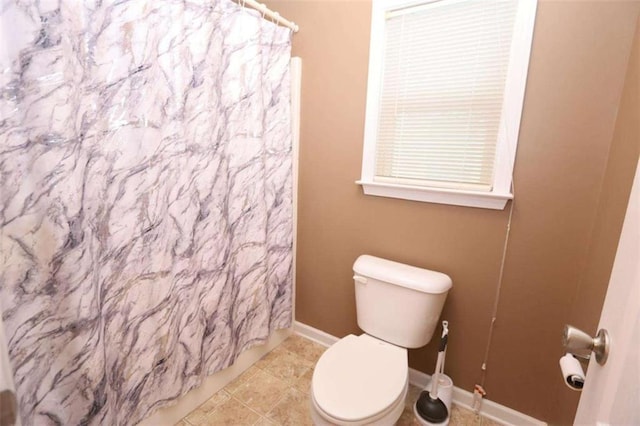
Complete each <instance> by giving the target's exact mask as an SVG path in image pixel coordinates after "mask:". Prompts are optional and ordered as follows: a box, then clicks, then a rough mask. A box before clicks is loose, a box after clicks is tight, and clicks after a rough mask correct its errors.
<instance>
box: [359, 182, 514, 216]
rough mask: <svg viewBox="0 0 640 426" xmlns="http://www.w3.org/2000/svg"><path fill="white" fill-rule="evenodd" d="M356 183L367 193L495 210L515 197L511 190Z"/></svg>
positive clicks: (501, 207)
mask: <svg viewBox="0 0 640 426" xmlns="http://www.w3.org/2000/svg"><path fill="white" fill-rule="evenodd" d="M356 183H357V184H358V185H362V190H363V191H364V193H365V194H366V195H377V196H379V197H389V198H400V199H403V200H413V201H423V202H428V203H437V204H450V205H454V206H465V207H477V208H484V209H493V210H503V209H504V206H505V205H506V204H507V201H509V200H511V199H513V195H512V194H511V193H509V192H506V193H504V194H499V193H496V192H495V191H492V192H486V191H485V192H481V191H462V190H456V189H443V188H429V187H425V186H410V185H397V184H393V183H381V182H367V181H365V180H358V181H356Z"/></svg>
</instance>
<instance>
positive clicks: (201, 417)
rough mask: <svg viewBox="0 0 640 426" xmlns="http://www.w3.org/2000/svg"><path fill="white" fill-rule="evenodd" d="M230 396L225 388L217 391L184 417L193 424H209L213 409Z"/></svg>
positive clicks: (196, 425)
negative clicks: (208, 418)
mask: <svg viewBox="0 0 640 426" xmlns="http://www.w3.org/2000/svg"><path fill="white" fill-rule="evenodd" d="M229 398H230V396H229V394H228V393H227V392H225V391H224V390H221V391H219V392H217V393H216V394H215V395H213V396H212V397H211V398H209V399H208V400H207V401H205V402H204V404H202V405H201V406H199V407H198V408H196V409H195V410H193V411H192V412H191V413H190V414H189V415H188V416H187V417H185V418H184V420H186V421H187V422H188V424H191V425H193V426H200V425H206V424H208V420H207V417H208V416H209V414H211V412H212V411H213V410H215V409H216V408H217V407H219V406H220V405H221V404H223V403H224V402H226V401H228V400H229Z"/></svg>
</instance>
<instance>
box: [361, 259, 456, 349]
mask: <svg viewBox="0 0 640 426" xmlns="http://www.w3.org/2000/svg"><path fill="white" fill-rule="evenodd" d="M353 271H354V273H355V275H354V277H353V279H354V281H355V286H356V310H357V315H358V326H359V327H360V328H361V329H362V330H363V331H364V332H365V333H367V334H369V335H371V336H374V337H377V338H378V339H381V340H384V341H386V342H389V343H393V344H394V345H397V346H402V347H405V348H419V347H421V346H424V345H426V344H427V343H429V341H430V340H431V337H432V336H433V332H434V331H435V329H436V325H437V323H438V319H439V318H440V313H441V312H442V307H443V306H444V301H445V299H446V298H447V293H448V292H449V289H450V288H451V285H452V283H451V278H449V276H448V275H445V274H443V273H441V272H435V271H430V270H428V269H422V268H417V267H415V266H409V265H405V264H402V263H398V262H393V261H391V260H386V259H381V258H379V257H374V256H369V255H362V256H360V257H358V259H357V260H356V261H355V263H354V264H353Z"/></svg>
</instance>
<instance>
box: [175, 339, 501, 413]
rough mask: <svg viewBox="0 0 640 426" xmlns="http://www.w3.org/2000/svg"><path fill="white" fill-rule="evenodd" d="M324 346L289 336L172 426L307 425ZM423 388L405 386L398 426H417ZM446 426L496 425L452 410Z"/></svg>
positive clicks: (462, 411)
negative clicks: (415, 406)
mask: <svg viewBox="0 0 640 426" xmlns="http://www.w3.org/2000/svg"><path fill="white" fill-rule="evenodd" d="M324 349H325V348H324V347H322V346H321V345H318V344H316V343H314V342H311V341H309V340H307V339H304V338H302V337H300V336H296V335H293V336H291V337H289V338H288V339H287V340H285V341H284V343H282V344H281V345H280V346H278V347H277V348H275V349H274V350H273V351H271V352H270V353H268V354H267V355H266V356H264V357H263V358H262V359H261V360H259V361H258V362H257V363H255V364H254V365H253V366H252V367H250V368H249V369H248V370H247V371H245V372H244V373H242V374H241V375H240V376H239V377H238V378H236V379H235V380H234V381H233V382H231V383H230V384H228V385H227V386H226V387H225V388H224V389H223V390H221V391H220V392H218V393H216V394H215V395H214V396H213V397H211V398H210V399H209V400H208V401H206V402H205V403H204V404H202V405H201V406H200V407H198V408H197V409H196V410H194V411H193V412H191V413H190V414H189V415H188V416H187V417H185V418H184V419H183V420H181V421H180V422H178V423H177V424H176V425H175V426H201V425H207V426H209V425H233V426H236V425H238V426H240V425H253V426H284V425H296V426H298V425H301V426H304V425H312V422H311V416H310V413H309V410H310V406H309V391H310V387H311V379H312V377H313V368H314V367H315V363H316V362H317V359H318V358H319V357H320V355H321V354H322V352H323V351H324ZM422 390H423V389H421V388H418V387H416V386H412V385H411V386H409V391H408V393H407V398H406V400H405V409H404V411H403V413H402V416H401V417H400V419H398V423H397V425H398V426H419V425H420V422H419V421H418V420H417V419H416V418H415V415H414V412H413V404H414V403H415V401H416V399H417V398H418V397H419V396H420V393H421V392H422ZM449 424H450V425H451V426H499V423H497V422H494V421H492V420H490V419H487V418H484V417H481V416H476V415H475V414H474V413H473V412H472V411H470V410H467V409H464V408H461V407H457V406H455V404H454V406H453V407H452V410H451V418H450V422H449Z"/></svg>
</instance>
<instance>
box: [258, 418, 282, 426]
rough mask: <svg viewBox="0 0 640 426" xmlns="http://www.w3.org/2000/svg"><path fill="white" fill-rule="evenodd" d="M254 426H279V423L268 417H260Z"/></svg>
mask: <svg viewBox="0 0 640 426" xmlns="http://www.w3.org/2000/svg"><path fill="white" fill-rule="evenodd" d="M253 426H279V425H278V423H275V422H273V421H272V420H269V419H268V418H266V417H260V418H259V419H258V421H257V422H255V423H254V424H253Z"/></svg>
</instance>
